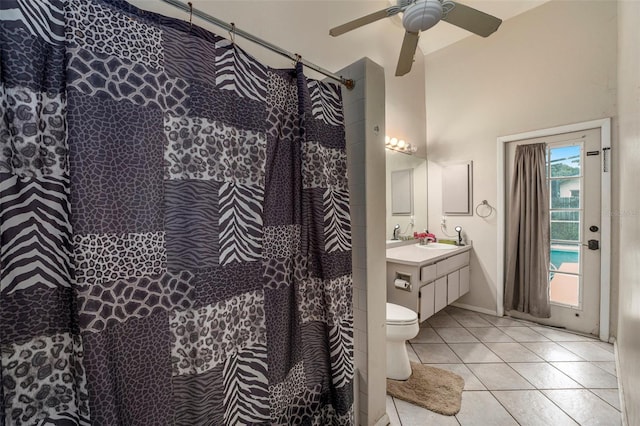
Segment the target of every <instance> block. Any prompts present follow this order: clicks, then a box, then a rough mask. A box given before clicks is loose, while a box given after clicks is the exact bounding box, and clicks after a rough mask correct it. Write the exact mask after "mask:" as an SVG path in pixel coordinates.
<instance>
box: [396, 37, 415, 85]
mask: <svg viewBox="0 0 640 426" xmlns="http://www.w3.org/2000/svg"><path fill="white" fill-rule="evenodd" d="M419 38H420V33H412V32H409V31H405V33H404V40H402V48H401V49H400V58H398V66H397V67H396V77H400V76H402V75H405V74H406V73H408V72H409V71H411V66H412V65H413V56H414V55H415V54H416V49H417V47H418V39H419Z"/></svg>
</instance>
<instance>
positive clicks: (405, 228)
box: [384, 150, 427, 240]
mask: <svg viewBox="0 0 640 426" xmlns="http://www.w3.org/2000/svg"><path fill="white" fill-rule="evenodd" d="M385 157H386V168H387V171H386V177H387V178H386V188H387V191H386V199H387V204H386V206H387V207H386V209H387V220H386V227H385V229H384V234H385V235H386V239H387V240H390V239H391V238H392V237H393V227H394V226H395V225H396V224H398V225H400V231H401V232H402V233H403V234H401V235H413V232H414V231H423V230H424V229H426V228H427V161H426V160H425V159H424V158H420V157H417V156H415V155H407V154H402V153H400V152H394V151H389V150H387V151H386V155H385ZM404 169H413V220H414V225H413V226H411V224H410V221H411V216H399V215H392V214H391V172H392V171H395V170H404Z"/></svg>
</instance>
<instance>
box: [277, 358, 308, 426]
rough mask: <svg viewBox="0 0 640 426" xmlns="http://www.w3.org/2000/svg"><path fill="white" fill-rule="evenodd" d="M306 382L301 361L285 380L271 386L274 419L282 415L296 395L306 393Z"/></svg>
mask: <svg viewBox="0 0 640 426" xmlns="http://www.w3.org/2000/svg"><path fill="white" fill-rule="evenodd" d="M306 382H307V379H306V378H305V375H304V366H303V365H302V362H299V363H297V364H296V365H295V366H294V367H293V368H292V369H291V370H290V371H289V374H288V375H287V378H286V379H285V380H283V381H282V382H280V383H278V384H277V385H273V386H269V399H270V404H269V406H270V408H271V418H272V419H277V418H279V417H281V416H282V414H283V412H284V411H286V408H287V407H288V406H289V405H291V403H292V402H293V401H294V400H295V398H296V396H297V395H301V394H303V393H304V391H305V389H306Z"/></svg>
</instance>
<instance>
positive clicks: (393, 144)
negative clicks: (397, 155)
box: [390, 138, 398, 146]
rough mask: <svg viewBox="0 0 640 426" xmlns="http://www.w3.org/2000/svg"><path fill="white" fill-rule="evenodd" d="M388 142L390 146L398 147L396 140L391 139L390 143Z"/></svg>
mask: <svg viewBox="0 0 640 426" xmlns="http://www.w3.org/2000/svg"><path fill="white" fill-rule="evenodd" d="M390 142H391V146H396V145H398V139H396V138H391V141H390Z"/></svg>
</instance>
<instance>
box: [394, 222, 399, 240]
mask: <svg viewBox="0 0 640 426" xmlns="http://www.w3.org/2000/svg"><path fill="white" fill-rule="evenodd" d="M399 232H400V224H398V223H396V226H394V227H393V238H392V240H397V239H398V233H399Z"/></svg>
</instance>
